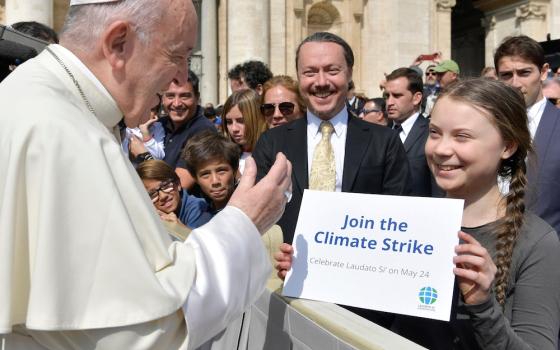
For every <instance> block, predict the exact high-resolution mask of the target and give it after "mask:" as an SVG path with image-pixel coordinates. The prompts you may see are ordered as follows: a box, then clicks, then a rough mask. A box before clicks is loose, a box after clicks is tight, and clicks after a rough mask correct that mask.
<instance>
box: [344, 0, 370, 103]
mask: <svg viewBox="0 0 560 350" xmlns="http://www.w3.org/2000/svg"><path fill="white" fill-rule="evenodd" d="M350 5H351V8H350V16H349V18H350V21H351V26H350V30H351V32H350V35H349V37H348V39H349V43H350V45H351V46H352V48H353V50H354V71H353V72H352V73H353V74H352V80H354V84H355V86H356V92H357V93H364V92H365V85H366V84H365V81H367V80H368V79H367V76H364V75H363V72H364V65H363V64H362V49H363V45H362V31H361V28H362V26H363V19H364V4H363V1H361V0H352V2H351V4H350ZM364 78H365V79H364ZM362 82H364V83H362Z"/></svg>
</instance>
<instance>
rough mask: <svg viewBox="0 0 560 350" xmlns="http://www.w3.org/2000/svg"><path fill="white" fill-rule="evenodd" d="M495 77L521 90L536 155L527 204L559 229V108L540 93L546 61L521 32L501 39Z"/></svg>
mask: <svg viewBox="0 0 560 350" xmlns="http://www.w3.org/2000/svg"><path fill="white" fill-rule="evenodd" d="M494 65H495V67H496V71H497V73H498V79H500V80H501V81H503V82H505V83H506V84H509V85H511V86H513V87H516V88H518V89H519V91H521V93H522V94H523V97H524V98H525V105H526V106H527V116H528V122H529V131H530V132H531V137H532V138H533V142H534V148H535V153H536V159H535V158H533V159H529V162H528V181H529V192H528V201H527V203H528V205H529V209H531V210H532V211H533V212H534V213H535V214H537V215H539V216H540V217H541V218H543V219H544V220H545V221H546V222H548V223H549V224H550V225H551V226H552V227H554V229H555V230H556V232H560V181H559V180H558V174H560V111H559V110H558V109H557V108H556V107H555V106H554V105H553V104H552V103H550V102H549V101H547V99H546V98H545V97H544V96H543V92H542V82H543V81H544V80H545V79H546V77H547V74H548V68H549V66H548V63H545V60H544V51H543V49H542V47H541V46H540V45H539V43H538V42H536V41H535V40H533V39H531V38H529V37H527V36H524V35H521V36H515V37H509V38H506V39H504V41H503V42H502V44H501V45H500V46H499V47H498V49H497V50H496V53H495V55H494Z"/></svg>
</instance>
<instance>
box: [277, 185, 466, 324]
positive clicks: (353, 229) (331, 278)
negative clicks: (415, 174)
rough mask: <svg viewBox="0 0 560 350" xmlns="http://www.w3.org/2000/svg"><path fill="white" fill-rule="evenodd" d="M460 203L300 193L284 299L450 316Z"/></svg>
mask: <svg viewBox="0 0 560 350" xmlns="http://www.w3.org/2000/svg"><path fill="white" fill-rule="evenodd" d="M462 213H463V201H462V200H457V199H442V198H421V197H402V196H382V195H369V194H356V193H341V192H320V191H310V190H305V193H304V195H303V201H302V204H301V209H300V213H299V219H298V223H297V227H296V231H295V234H294V242H293V244H294V259H293V265H292V270H291V271H290V272H289V273H288V275H287V277H286V281H285V283H284V290H283V293H284V295H286V296H291V297H298V298H306V299H314V300H321V301H327V302H332V303H337V304H343V305H350V306H357V307H361V308H367V309H374V310H379V311H387V312H393V313H398V314H405V315H412V316H419V317H427V318H432V319H438V320H444V321H449V316H450V313H451V302H452V299H453V280H454V275H453V266H454V265H453V256H454V255H455V252H454V246H455V245H456V244H458V242H459V239H458V237H457V233H458V232H459V230H460V228H461V216H462Z"/></svg>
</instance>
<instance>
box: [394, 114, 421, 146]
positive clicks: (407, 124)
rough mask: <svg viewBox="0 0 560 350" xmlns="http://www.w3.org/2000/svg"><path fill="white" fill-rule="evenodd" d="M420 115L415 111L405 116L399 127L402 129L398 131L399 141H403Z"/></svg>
mask: <svg viewBox="0 0 560 350" xmlns="http://www.w3.org/2000/svg"><path fill="white" fill-rule="evenodd" d="M419 116H420V112H416V113H414V114H413V115H411V116H410V117H408V118H406V120H405V121H404V122H402V124H401V127H402V131H401V132H400V133H399V136H400V138H401V141H402V142H403V143H404V141H405V140H406V137H407V136H408V134H410V130H412V126H413V125H414V123H416V119H418V117H419Z"/></svg>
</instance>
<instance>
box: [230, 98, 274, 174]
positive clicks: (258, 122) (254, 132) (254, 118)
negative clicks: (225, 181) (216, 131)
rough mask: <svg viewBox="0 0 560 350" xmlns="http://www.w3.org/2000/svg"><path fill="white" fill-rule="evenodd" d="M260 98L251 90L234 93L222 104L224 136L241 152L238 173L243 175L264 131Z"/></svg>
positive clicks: (264, 125)
mask: <svg viewBox="0 0 560 350" xmlns="http://www.w3.org/2000/svg"><path fill="white" fill-rule="evenodd" d="M260 101H261V98H260V96H259V94H257V93H256V92H255V91H253V90H239V91H236V92H234V93H233V94H232V95H231V96H230V97H229V98H228V99H227V101H226V103H224V111H223V116H224V118H223V119H224V121H225V123H224V124H225V125H222V130H223V134H224V136H226V138H228V139H229V140H231V141H233V142H234V143H236V144H237V145H239V147H240V148H241V151H242V152H243V153H242V154H241V158H240V161H239V173H240V174H242V173H243V169H244V167H245V159H247V158H248V157H249V156H250V155H251V153H252V152H253V149H254V148H255V145H256V144H257V140H258V139H259V137H260V136H261V134H262V133H263V132H264V131H265V130H266V123H265V121H264V117H263V116H262V115H261V113H260V111H259V106H260Z"/></svg>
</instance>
